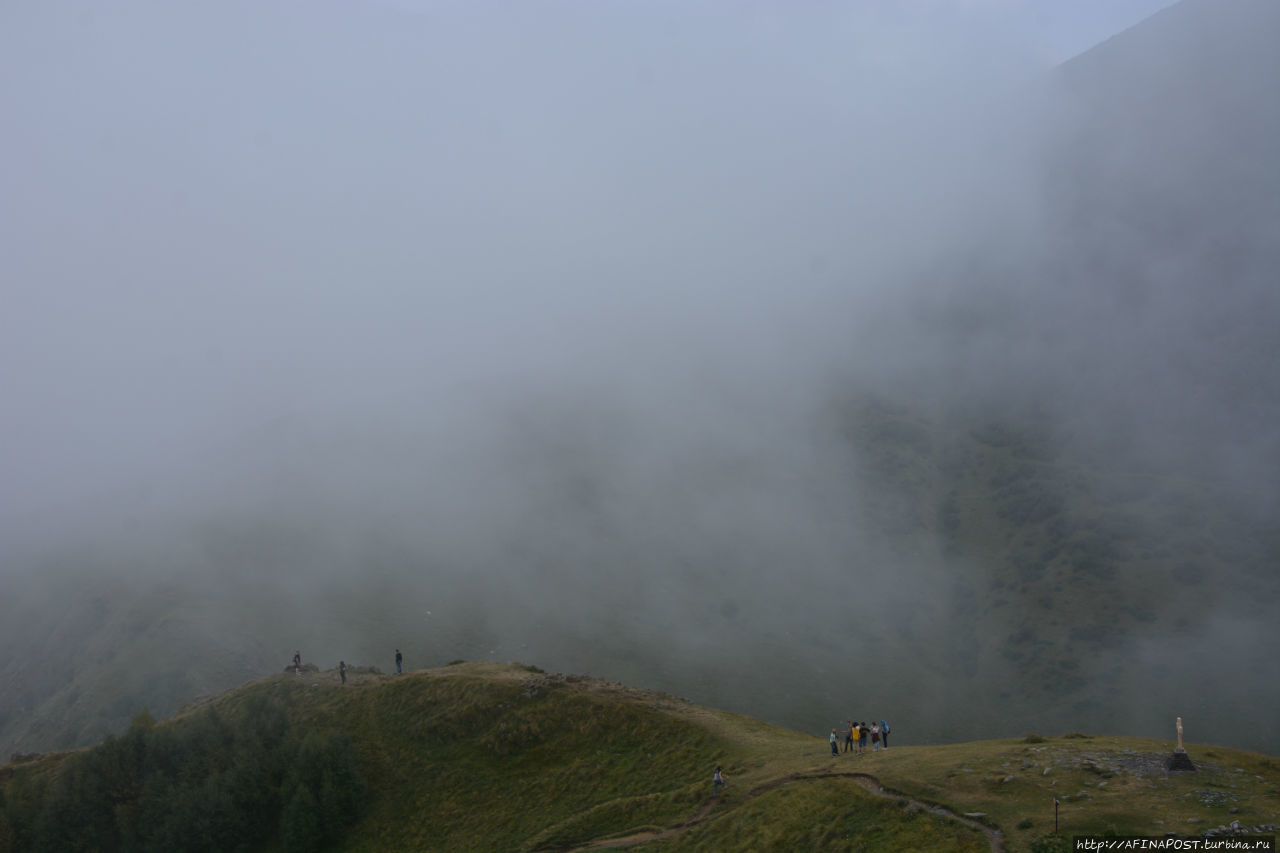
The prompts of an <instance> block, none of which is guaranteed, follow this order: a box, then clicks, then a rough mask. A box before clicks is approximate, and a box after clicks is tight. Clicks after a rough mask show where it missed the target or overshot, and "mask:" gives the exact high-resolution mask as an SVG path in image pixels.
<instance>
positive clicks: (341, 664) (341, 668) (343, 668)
mask: <svg viewBox="0 0 1280 853" xmlns="http://www.w3.org/2000/svg"><path fill="white" fill-rule="evenodd" d="M338 675H340V676H342V683H343V684H346V683H347V662H346V661H344V660H340V661H338Z"/></svg>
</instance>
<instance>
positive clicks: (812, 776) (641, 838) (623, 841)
mask: <svg viewBox="0 0 1280 853" xmlns="http://www.w3.org/2000/svg"><path fill="white" fill-rule="evenodd" d="M817 779H852V780H853V781H855V782H857V783H858V784H859V785H861V786H862V787H863V788H866V789H867V790H868V791H870V792H871V793H873V794H875V795H877V796H880V797H885V798H886V799H890V800H896V801H900V802H905V803H909V804H910V805H912V806H915V807H916V808H919V809H921V810H922V811H927V812H930V813H931V814H936V815H941V816H943V817H949V818H951V819H952V820H956V821H959V822H960V823H963V824H964V825H966V826H968V827H971V828H973V829H977V830H980V831H981V832H983V833H985V834H986V836H987V840H988V841H990V842H991V850H992V853H1004V834H1003V833H1001V832H1000V830H998V829H995V828H993V827H990V826H987V825H986V824H984V823H980V822H978V821H977V820H974V819H973V818H969V817H965V816H964V815H960V814H956V813H955V812H953V811H951V810H950V809H945V808H943V807H942V806H937V805H933V804H931V803H924V802H921V801H919V800H915V799H912V798H911V797H908V796H907V795H906V794H903V793H900V792H898V791H892V790H889V789H888V788H885V787H884V786H883V785H881V784H880V781H879V780H878V779H876V778H875V777H874V776H868V775H867V774H866V773H795V774H792V775H791V776H782V777H779V778H777V779H770V780H769V781H768V782H762V783H761V784H759V785H757V786H755V787H754V788H752V789H751V790H750V791H748V792H747V794H746V796H744V797H743V798H742V799H740V800H738V801H736V802H735V803H734V804H733V808H737V807H738V806H740V805H742V804H743V803H746V802H750V801H751V800H753V799H755V798H756V797H758V796H760V795H761V794H764V793H766V792H768V791H772V790H773V789H775V788H780V787H782V786H783V785H790V784H793V783H795V782H811V781H814V780H817ZM718 800H719V797H715V796H713V797H711V799H709V800H707V802H706V803H705V804H704V805H703V806H702V808H700V809H698V811H697V813H695V814H694V815H693V816H692V817H690V818H689V819H688V820H686V821H684V822H683V823H681V824H678V825H676V826H673V827H671V828H669V829H663V830H659V831H656V832H637V833H636V834H634V835H626V836H622V837H620V838H607V839H603V840H601V841H593V842H592V843H590V844H587V845H585V846H582V847H574V848H570V849H571V850H573V851H579V850H607V849H610V848H618V847H633V846H635V845H637V844H644V843H645V842H648V841H657V840H658V839H660V838H670V837H672V836H673V835H679V834H680V833H682V832H684V831H685V830H688V829H691V828H693V827H695V826H698V825H699V824H702V823H705V822H706V821H707V820H708V819H709V817H710V815H711V809H712V808H713V807H714V806H715V804H716V802H717V801H718Z"/></svg>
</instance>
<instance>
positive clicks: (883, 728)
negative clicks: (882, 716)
mask: <svg viewBox="0 0 1280 853" xmlns="http://www.w3.org/2000/svg"><path fill="white" fill-rule="evenodd" d="M880 739H881V740H882V741H884V748H885V749H888V748H889V724H888V723H886V722H885V721H884V720H881V721H880Z"/></svg>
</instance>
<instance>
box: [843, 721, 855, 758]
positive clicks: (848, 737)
mask: <svg viewBox="0 0 1280 853" xmlns="http://www.w3.org/2000/svg"><path fill="white" fill-rule="evenodd" d="M848 722H849V728H847V729H845V732H844V751H845V752H848V751H849V750H851V749H853V720H849V721H848Z"/></svg>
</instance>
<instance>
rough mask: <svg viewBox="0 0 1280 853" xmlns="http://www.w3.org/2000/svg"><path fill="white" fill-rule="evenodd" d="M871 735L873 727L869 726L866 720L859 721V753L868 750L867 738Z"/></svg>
mask: <svg viewBox="0 0 1280 853" xmlns="http://www.w3.org/2000/svg"><path fill="white" fill-rule="evenodd" d="M870 735H871V729H869V728H867V723H866V720H863V721H862V722H861V723H858V755H862V753H864V752H866V751H867V738H868V737H869V736H870Z"/></svg>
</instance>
